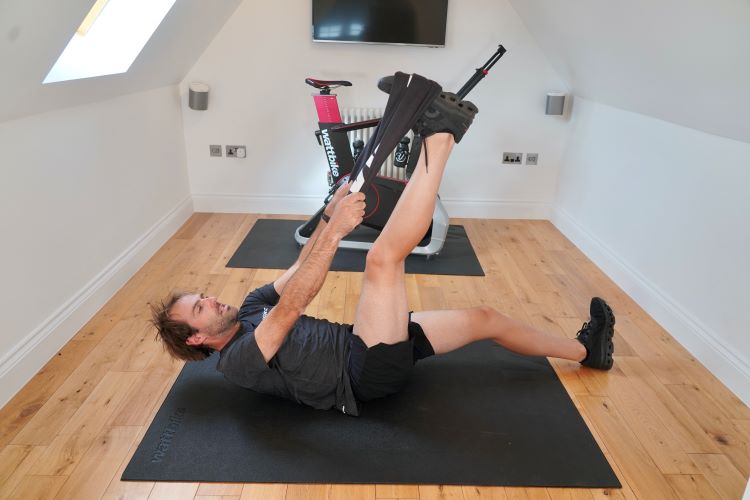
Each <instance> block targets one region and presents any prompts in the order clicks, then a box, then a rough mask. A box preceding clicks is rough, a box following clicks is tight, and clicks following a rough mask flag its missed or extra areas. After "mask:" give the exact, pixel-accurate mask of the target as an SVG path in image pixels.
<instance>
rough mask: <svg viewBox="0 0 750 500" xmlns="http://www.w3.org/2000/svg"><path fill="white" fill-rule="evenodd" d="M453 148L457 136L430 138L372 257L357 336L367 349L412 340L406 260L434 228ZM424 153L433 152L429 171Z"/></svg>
mask: <svg viewBox="0 0 750 500" xmlns="http://www.w3.org/2000/svg"><path fill="white" fill-rule="evenodd" d="M453 145H454V141H453V136H452V135H451V134H447V133H438V134H434V135H431V136H429V137H427V138H426V139H425V147H424V148H423V149H422V152H421V154H420V158H419V161H418V162H417V167H416V169H415V171H414V175H413V176H412V178H411V180H410V181H409V184H407V186H406V189H404V192H403V193H402V194H401V198H399V201H398V203H397V204H396V207H395V208H394V210H393V213H392V214H391V217H390V218H389V219H388V222H387V223H386V225H385V227H384V228H383V231H382V232H381V233H380V235H379V236H378V239H377V240H376V241H375V243H374V245H373V247H372V249H370V251H369V252H368V254H367V265H366V266H365V275H364V281H363V285H362V294H361V295H360V298H359V304H358V305H357V312H356V314H355V317H354V333H355V334H356V335H358V336H359V337H360V338H361V339H362V340H363V342H364V343H365V345H367V346H368V347H372V346H373V345H376V344H378V343H381V342H382V343H385V344H395V343H397V342H401V341H403V340H406V339H407V338H408V333H407V323H408V315H409V306H408V300H407V296H406V284H405V280H404V261H405V259H406V257H407V256H408V255H409V254H410V253H411V251H412V250H413V249H414V247H415V246H417V244H418V243H419V242H420V241H421V239H422V237H423V236H424V234H425V232H427V229H428V228H429V227H430V223H431V222H432V214H433V212H434V211H435V201H436V199H437V193H438V189H439V187H440V181H441V180H442V178H443V171H444V170H445V164H446V162H447V160H448V156H450V152H451V150H452V149H453ZM425 151H427V152H428V153H429V170H428V169H427V167H426V164H425Z"/></svg>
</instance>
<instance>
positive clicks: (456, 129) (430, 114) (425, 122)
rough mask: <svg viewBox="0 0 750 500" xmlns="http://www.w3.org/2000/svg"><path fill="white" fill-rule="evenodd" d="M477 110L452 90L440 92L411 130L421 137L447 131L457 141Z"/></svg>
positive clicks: (472, 104) (459, 140)
mask: <svg viewBox="0 0 750 500" xmlns="http://www.w3.org/2000/svg"><path fill="white" fill-rule="evenodd" d="M478 112H479V110H478V109H477V107H476V106H475V105H474V103H472V102H470V101H464V100H462V99H460V98H459V97H458V96H457V95H456V94H454V93H452V92H441V93H440V95H439V96H437V97H436V98H435V100H434V101H433V102H432V104H430V106H429V107H428V108H427V111H425V112H424V114H423V115H422V116H421V117H420V118H419V120H417V123H416V124H415V125H414V129H413V130H414V133H415V134H419V135H421V136H422V137H428V136H430V135H432V134H436V133H438V132H448V133H450V134H453V139H454V140H455V141H456V142H457V143H458V142H461V138H462V137H463V136H464V134H465V133H466V131H467V130H469V126H470V125H471V123H472V122H473V121H474V116H475V115H476V114H477V113H478Z"/></svg>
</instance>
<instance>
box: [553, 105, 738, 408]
mask: <svg viewBox="0 0 750 500" xmlns="http://www.w3.org/2000/svg"><path fill="white" fill-rule="evenodd" d="M571 125H572V130H571V138H570V142H569V144H568V147H567V152H566V154H565V157H564V161H563V167H562V170H561V174H560V185H559V193H558V198H557V204H556V217H555V224H556V225H557V226H558V227H559V228H560V229H561V230H562V231H563V232H564V233H565V234H566V235H567V236H568V237H570V239H571V240H572V241H573V242H574V243H575V244H576V245H577V246H578V247H579V248H581V249H582V250H583V251H584V252H585V253H586V254H587V255H588V256H589V257H591V258H592V259H593V260H594V261H595V262H596V263H597V265H598V266H599V267H600V268H602V269H603V270H604V272H606V273H607V274H608V275H609V276H610V277H612V278H613V279H614V280H615V281H616V282H617V283H618V284H619V285H620V286H621V287H622V288H623V289H624V290H625V291H626V292H627V293H628V294H629V295H630V296H631V297H633V298H634V299H635V300H636V302H638V304H639V305H641V306H642V307H643V308H644V309H645V310H646V311H647V312H648V313H649V314H650V315H651V316H652V317H654V318H655V319H656V320H657V321H658V322H659V323H661V324H662V326H664V327H665V328H666V329H667V330H668V331H669V332H670V334H672V335H673V336H674V337H675V338H676V339H677V340H678V341H679V342H680V343H681V344H682V345H683V346H685V347H686V348H687V349H688V350H690V351H691V352H692V353H693V355H695V356H696V358H698V359H699V360H700V361H701V362H702V363H703V364H704V365H705V366H706V367H707V368H708V369H709V370H711V371H712V372H713V373H714V374H715V375H716V376H717V377H719V378H720V379H721V380H722V381H723V382H724V383H725V384H726V385H727V386H728V387H729V388H730V389H732V390H733V391H734V392H735V393H736V394H737V395H738V396H739V397H740V398H741V399H743V400H744V402H745V403H747V404H750V341H748V334H749V333H750V319H748V311H750V293H748V291H747V287H748V283H750V265H748V261H747V259H748V257H749V256H750V223H749V221H750V197H748V195H747V189H748V186H749V185H750V168H749V167H750V144H747V143H745V142H740V141H735V140H731V139H726V138H721V137H717V136H713V135H709V134H706V133H703V132H699V131H696V130H692V129H688V128H684V127H681V126H678V125H674V124H672V123H668V122H665V121H661V120H657V119H655V118H651V117H647V116H644V115H639V114H635V113H631V112H627V111H622V110H619V109H616V108H612V107H610V106H606V105H603V104H598V103H594V102H592V101H587V100H585V99H580V98H577V99H576V100H575V104H574V112H573V117H572V123H571Z"/></svg>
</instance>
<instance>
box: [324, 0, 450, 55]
mask: <svg viewBox="0 0 750 500" xmlns="http://www.w3.org/2000/svg"><path fill="white" fill-rule="evenodd" d="M447 14H448V0H312V32H313V40H314V41H316V42H346V43H387V44H397V45H426V46H429V47H444V46H445V21H446V18H447Z"/></svg>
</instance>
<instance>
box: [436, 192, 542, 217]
mask: <svg viewBox="0 0 750 500" xmlns="http://www.w3.org/2000/svg"><path fill="white" fill-rule="evenodd" d="M440 200H441V201H442V202H443V205H445V209H446V210H447V211H448V215H450V216H451V217H462V218H467V219H541V220H549V218H550V217H551V215H552V205H551V204H550V203H547V202H543V201H500V200H462V199H456V198H445V197H441V198H440Z"/></svg>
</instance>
